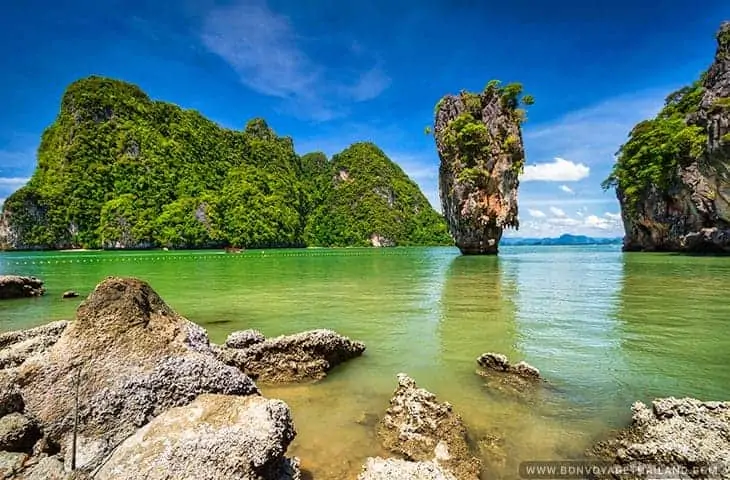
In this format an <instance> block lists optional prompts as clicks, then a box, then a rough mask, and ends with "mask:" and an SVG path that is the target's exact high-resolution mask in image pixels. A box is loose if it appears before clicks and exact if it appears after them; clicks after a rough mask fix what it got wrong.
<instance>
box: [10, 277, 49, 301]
mask: <svg viewBox="0 0 730 480" xmlns="http://www.w3.org/2000/svg"><path fill="white" fill-rule="evenodd" d="M44 293H46V289H45V288H44V287H43V281H42V280H40V279H38V278H36V277H21V276H19V275H0V300H4V299H8V298H23V297H40V296H41V295H43V294H44Z"/></svg>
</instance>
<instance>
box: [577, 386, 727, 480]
mask: <svg viewBox="0 0 730 480" xmlns="http://www.w3.org/2000/svg"><path fill="white" fill-rule="evenodd" d="M632 410H633V416H632V423H631V425H630V426H629V427H628V428H626V429H625V430H623V431H621V432H620V433H619V434H618V435H617V436H616V437H615V438H612V439H610V440H607V441H604V442H601V443H598V444H597V445H595V446H594V447H593V448H592V449H591V451H590V452H589V453H590V455H591V456H594V457H598V458H601V459H603V460H607V461H609V462H611V463H613V464H615V465H620V466H621V467H622V471H624V472H632V471H634V472H637V471H639V469H641V468H642V467H643V468H651V467H658V468H662V469H663V470H662V471H667V469H669V468H673V469H677V471H682V470H686V472H687V473H688V474H689V476H691V477H694V478H722V479H728V478H730V403H728V402H702V401H700V400H696V399H693V398H679V399H678V398H674V397H669V398H660V399H657V400H654V401H653V402H652V404H651V406H650V407H649V406H647V405H645V404H643V403H641V402H636V403H635V404H634V405H633V406H632ZM632 469H633V470H632ZM703 469H704V471H703ZM619 477H624V478H628V477H634V478H635V477H638V478H642V477H643V475H626V476H624V475H619ZM685 478H688V477H687V476H686V475H685Z"/></svg>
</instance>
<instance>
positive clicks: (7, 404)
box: [0, 384, 25, 417]
mask: <svg viewBox="0 0 730 480" xmlns="http://www.w3.org/2000/svg"><path fill="white" fill-rule="evenodd" d="M1 387H4V388H0V417H4V416H5V415H7V414H9V413H16V412H22V411H23V408H25V404H24V403H23V396H22V395H21V394H20V388H18V386H17V385H14V384H11V385H2V386H1Z"/></svg>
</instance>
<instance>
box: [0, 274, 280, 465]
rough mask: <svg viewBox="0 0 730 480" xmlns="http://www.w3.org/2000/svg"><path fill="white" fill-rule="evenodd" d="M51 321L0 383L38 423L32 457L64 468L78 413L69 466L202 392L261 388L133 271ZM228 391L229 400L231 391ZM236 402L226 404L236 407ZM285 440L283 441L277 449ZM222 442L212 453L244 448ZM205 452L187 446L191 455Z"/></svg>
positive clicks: (104, 453) (102, 452) (97, 459)
mask: <svg viewBox="0 0 730 480" xmlns="http://www.w3.org/2000/svg"><path fill="white" fill-rule="evenodd" d="M50 327H51V326H46V327H41V329H42V328H46V329H49V328H50ZM34 330H36V329H34ZM51 330H52V331H54V332H56V331H58V330H61V331H62V333H60V335H59V336H58V338H57V341H55V342H54V343H53V344H52V345H51V346H50V347H48V348H46V349H45V350H42V351H39V352H36V353H34V354H33V355H30V356H28V357H27V358H25V359H24V360H23V361H22V363H20V364H19V365H17V366H14V367H8V368H4V369H2V370H0V391H3V390H7V391H10V390H13V391H17V390H19V391H20V394H21V396H22V403H23V404H24V414H25V415H29V416H30V417H32V418H34V419H35V420H36V421H37V422H38V425H39V427H40V429H41V431H42V433H43V439H42V440H41V441H40V442H39V444H38V445H36V446H35V447H34V455H36V454H37V455H36V457H37V458H35V460H38V459H39V458H40V457H41V456H42V455H44V454H46V453H47V454H49V455H55V454H56V452H58V456H57V457H56V458H60V459H62V460H63V461H64V462H65V464H66V470H69V469H70V467H71V451H72V444H73V433H72V431H73V429H74V423H75V421H76V420H75V418H76V417H77V413H78V427H77V432H78V439H77V441H76V458H75V460H76V466H77V468H79V469H80V471H81V472H90V471H92V470H93V469H95V468H97V467H98V466H100V465H101V464H102V462H103V460H104V459H105V458H107V457H108V456H109V454H110V453H111V452H112V451H113V450H114V449H115V448H116V447H117V446H118V445H119V444H120V443H122V442H123V441H125V439H127V438H128V437H129V436H130V435H132V434H133V433H134V432H135V431H136V430H137V429H138V428H140V427H142V426H144V425H146V424H147V423H149V422H150V420H151V419H153V418H154V417H156V416H158V415H160V414H163V413H164V412H166V411H168V410H169V409H171V408H174V407H179V406H184V405H187V404H189V403H190V402H192V401H193V400H194V399H195V398H196V397H197V396H198V395H200V394H204V393H213V394H224V395H231V396H248V395H254V396H258V394H259V391H258V389H257V388H256V385H255V384H254V383H253V381H252V380H251V379H250V378H249V377H247V376H246V375H245V374H244V373H243V372H242V371H241V370H239V369H237V368H234V367H231V366H228V365H225V364H224V363H222V362H221V361H219V360H218V359H217V358H216V356H215V354H214V352H213V349H212V347H211V345H210V342H209V340H208V336H207V334H206V332H205V330H203V329H202V328H200V327H199V326H197V325H195V324H193V323H191V322H189V321H188V320H186V319H185V318H183V317H181V316H180V315H178V314H177V313H175V312H174V311H173V310H172V309H170V307H168V306H167V304H165V302H164V301H163V300H162V299H161V298H160V297H159V296H158V295H157V293H155V292H154V291H153V290H152V288H151V287H150V286H149V285H148V284H146V283H144V282H141V281H139V280H136V279H124V278H114V277H110V278H108V279H106V280H105V281H103V282H102V283H100V284H99V285H98V286H97V287H96V289H95V290H94V292H92V293H91V295H89V297H88V298H87V299H86V300H84V302H82V304H81V305H80V306H79V308H78V310H77V315H76V320H75V321H74V322H70V323H68V324H67V325H63V326H61V325H55V326H53V327H52V328H51ZM41 331H46V330H41ZM31 332H32V331H31ZM37 332H38V330H36V332H33V333H32V334H30V333H28V332H25V333H22V332H21V333H18V332H15V333H13V334H6V336H5V337H4V338H5V340H4V341H5V344H10V347H9V348H14V346H15V345H17V344H18V342H17V341H20V342H22V341H27V340H23V339H25V338H36V337H38V335H37ZM11 340H12V341H14V342H15V343H10V342H11ZM0 341H3V340H2V338H0ZM4 351H5V350H3V352H4ZM226 398H228V397H226ZM230 398H231V400H230V401H231V402H233V406H234V407H235V405H236V403H235V402H236V400H235V398H234V397H230ZM77 399H78V405H79V406H78V410H77V409H76V407H75V404H76V401H77ZM267 405H269V404H267ZM277 405H278V406H277V407H276V408H277V409H279V410H281V409H282V408H285V406H282V405H279V404H277ZM234 407H231V409H232V410H231V411H232V412H234V411H239V412H241V411H242V410H240V409H237V408H234ZM266 408H268V406H267V407H266ZM254 411H259V410H252V412H254ZM241 415H243V413H241ZM277 415H278V414H277ZM282 421H284V422H286V421H288V420H282ZM185 428H187V427H185ZM243 428H244V427H240V429H239V433H240V431H241V429H243ZM170 435H172V433H170ZM256 438H258V437H256ZM272 438H273V437H272ZM276 438H279V437H276ZM281 438H284V437H281ZM275 441H277V440H275V439H272V442H275ZM231 442H233V440H231ZM288 442H289V441H288V440H287V441H286V442H283V443H282V444H281V446H280V447H281V448H280V450H281V452H283V451H284V450H286V445H288ZM191 446H192V444H191ZM197 446H199V447H201V448H203V447H205V445H204V444H202V443H199V444H197ZM229 446H230V447H231V449H233V450H227V449H226V448H227V447H226V446H225V445H221V444H217V446H216V448H217V450H216V454H217V455H220V458H223V457H225V456H228V455H231V456H233V455H234V451H235V452H236V453H235V454H236V455H238V456H240V455H241V450H240V449H241V444H234V443H230V444H229ZM251 448H258V447H257V446H251ZM253 451H255V450H252V452H253ZM157 453H158V455H159V456H160V457H159V459H158V460H157V462H158V465H160V464H164V462H165V460H164V458H165V455H167V454H169V452H166V451H158V452H157ZM209 454H211V453H210V452H197V451H188V455H190V457H191V458H196V456H198V455H209ZM151 455H152V452H149V453H148V456H151ZM31 460H33V459H31ZM30 463H33V462H32V461H31V462H30ZM261 465H263V464H261ZM160 478H162V477H160ZM170 478H175V477H170ZM251 478H257V479H258V478H280V477H275V476H274V477H251Z"/></svg>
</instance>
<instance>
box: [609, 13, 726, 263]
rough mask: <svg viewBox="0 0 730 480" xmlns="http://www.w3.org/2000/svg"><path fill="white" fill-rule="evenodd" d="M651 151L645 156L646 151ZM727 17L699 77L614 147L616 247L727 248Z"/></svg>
mask: <svg viewBox="0 0 730 480" xmlns="http://www.w3.org/2000/svg"><path fill="white" fill-rule="evenodd" d="M647 151H651V152H652V153H651V154H646V152H647ZM729 171H730V22H725V23H724V24H723V25H722V26H721V27H720V30H719V31H718V33H717V50H716V53H715V58H714V61H713V63H712V64H711V65H710V67H709V69H708V70H707V71H706V72H704V73H703V74H702V75H701V77H700V80H699V81H697V82H695V84H693V85H690V86H687V87H685V88H683V89H681V90H678V91H677V92H674V93H672V94H670V95H669V96H668V97H667V101H666V105H665V107H664V108H663V109H662V111H661V112H660V113H659V115H658V116H657V117H656V118H654V119H651V120H647V121H642V122H641V123H639V124H638V125H636V127H634V129H633V130H632V132H631V135H630V137H629V140H628V142H627V143H626V144H625V145H623V146H622V147H621V150H620V151H619V154H618V157H617V164H616V166H615V167H614V171H613V173H612V174H611V176H610V177H609V178H608V179H607V180H606V182H605V184H604V185H605V186H607V187H615V188H616V195H617V197H618V200H619V202H620V204H621V214H622V219H623V223H624V229H625V232H626V234H625V236H624V250H628V251H632V250H638V251H642V250H643V251H652V250H656V251H688V252H708V253H730V176H729V175H728V172H729Z"/></svg>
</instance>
